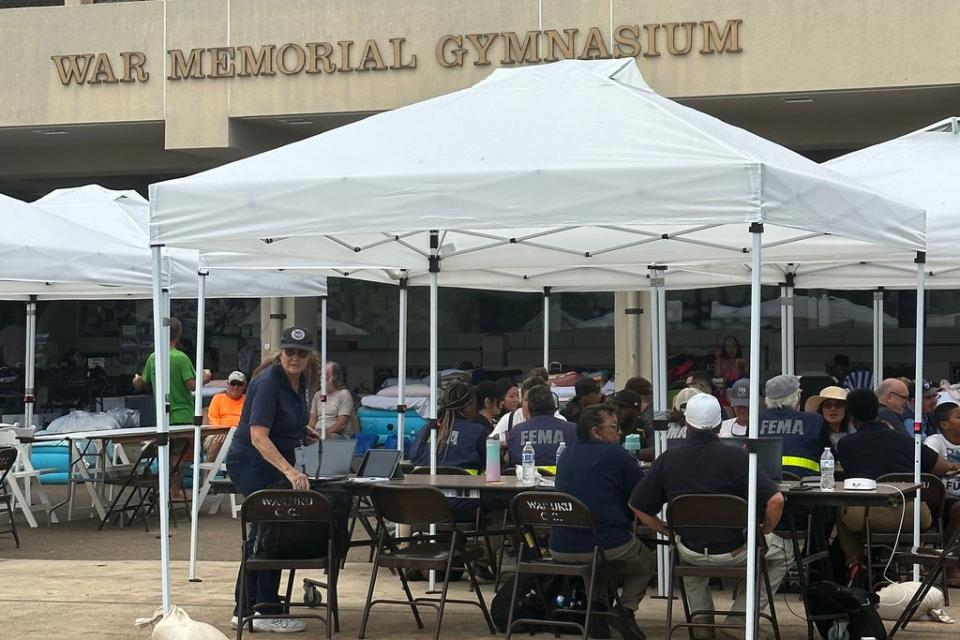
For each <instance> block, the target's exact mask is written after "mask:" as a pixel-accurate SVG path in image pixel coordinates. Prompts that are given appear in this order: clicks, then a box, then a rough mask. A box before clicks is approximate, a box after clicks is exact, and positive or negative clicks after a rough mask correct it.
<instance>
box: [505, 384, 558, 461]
mask: <svg viewBox="0 0 960 640" xmlns="http://www.w3.org/2000/svg"><path fill="white" fill-rule="evenodd" d="M538 386H545V387H547V388H548V389H549V388H550V385H549V383H548V382H547V381H546V380H544V379H543V378H540V377H539V376H533V377H530V378H527V379H526V380H524V381H523V382H522V383H521V385H520V388H521V391H522V395H523V399H522V400H521V401H520V406H519V407H517V409H515V410H514V411H512V412H511V413H508V414H505V415H503V416H501V418H500V421H499V422H497V426H496V427H494V429H493V435H495V436H497V437H499V438H500V445H501V446H503V447H506V446H507V435H508V434H509V433H510V431H512V430H513V428H514V427H516V426H517V425H519V424H521V423H522V422H524V421H525V420H527V419H529V418H530V409H529V408H528V407H527V393H529V392H530V389H533V388H534V387H538ZM551 393H552V391H551ZM554 417H555V418H558V419H561V420H562V419H563V416H562V415H560V414H559V413H555V414H554Z"/></svg>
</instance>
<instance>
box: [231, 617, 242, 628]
mask: <svg viewBox="0 0 960 640" xmlns="http://www.w3.org/2000/svg"><path fill="white" fill-rule="evenodd" d="M238 622H240V619H239V618H238V617H237V616H233V617H232V618H230V628H231V629H236V628H237V623H238Z"/></svg>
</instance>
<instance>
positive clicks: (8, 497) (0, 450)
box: [0, 447, 20, 549]
mask: <svg viewBox="0 0 960 640" xmlns="http://www.w3.org/2000/svg"><path fill="white" fill-rule="evenodd" d="M18 453H19V451H18V450H17V448H16V447H0V503H2V504H5V505H7V517H8V518H10V528H9V529H3V530H0V533H12V534H13V541H14V542H15V543H16V544H17V548H18V549H19V548H20V536H19V535H18V534H17V521H16V520H14V519H13V495H12V494H10V493H9V492H7V482H6V480H7V475H8V474H9V473H10V471H11V470H12V469H13V465H14V464H15V463H16V462H17V455H18ZM12 482H16V481H15V480H13V481H12Z"/></svg>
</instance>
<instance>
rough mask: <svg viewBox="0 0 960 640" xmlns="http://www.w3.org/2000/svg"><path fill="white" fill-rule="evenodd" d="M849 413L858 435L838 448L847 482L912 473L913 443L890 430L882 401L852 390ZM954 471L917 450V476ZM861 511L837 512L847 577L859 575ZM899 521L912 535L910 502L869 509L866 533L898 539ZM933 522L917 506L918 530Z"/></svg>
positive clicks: (932, 453)
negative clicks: (849, 479) (848, 569)
mask: <svg viewBox="0 0 960 640" xmlns="http://www.w3.org/2000/svg"><path fill="white" fill-rule="evenodd" d="M847 413H849V414H850V423H851V424H852V425H853V426H854V427H856V429H857V432H856V433H854V434H851V435H848V436H847V437H845V438H843V439H841V440H840V441H839V442H838V443H837V461H838V462H839V463H840V465H841V466H842V467H843V472H844V474H845V476H846V477H847V478H869V479H871V480H876V479H877V478H879V477H880V476H882V475H884V474H887V473H913V454H914V441H913V438H911V437H910V436H908V435H907V434H906V433H904V431H903V430H902V429H900V428H899V427H898V426H890V425H889V424H887V423H886V422H883V421H882V420H881V419H878V417H877V416H878V414H879V413H880V401H879V400H878V398H877V395H876V394H875V393H874V392H873V391H870V390H869V389H855V390H853V391H851V392H850V393H849V394H848V395H847ZM958 466H960V465H956V464H951V463H949V462H947V461H946V460H944V459H943V458H942V457H941V456H940V455H939V454H938V453H937V452H936V451H934V450H933V449H931V448H930V447H921V448H920V471H921V473H932V474H934V475H936V476H943V475H944V474H946V473H948V472H950V471H952V470H955V469H956V468H957V467H958ZM864 513H865V509H864V508H863V507H844V508H841V509H838V510H837V539H838V540H839V542H840V547H841V548H842V549H843V554H844V557H845V558H846V561H847V566H848V567H849V568H850V570H851V572H852V571H854V570H855V569H857V565H858V564H859V563H860V562H861V559H862V558H863V555H864V548H863V535H864V534H863V529H864ZM901 517H902V520H903V529H902V532H903V533H904V534H908V533H912V532H913V500H910V501H909V502H907V504H906V506H905V508H900V507H883V508H878V507H872V508H871V509H870V511H869V518H870V529H871V530H872V531H878V532H883V533H896V532H897V531H898V530H899V529H900V522H901ZM931 521H932V517H931V514H930V509H929V508H928V507H927V505H926V504H921V505H920V529H921V530H923V529H928V528H929V527H930V523H931Z"/></svg>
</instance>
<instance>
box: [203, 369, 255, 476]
mask: <svg viewBox="0 0 960 640" xmlns="http://www.w3.org/2000/svg"><path fill="white" fill-rule="evenodd" d="M246 392H247V376H245V375H243V372H242V371H233V372H231V373H230V375H229V376H227V388H226V389H225V390H224V391H223V393H218V394H217V395H215V396H213V399H212V400H210V406H209V407H208V408H207V424H210V425H213V426H217V427H235V426H237V425H238V424H240V414H241V413H243V401H244V400H245V399H246V397H247V396H246ZM226 438H227V436H226V434H223V433H218V434H215V435H212V436H207V437H206V438H205V439H204V441H203V448H204V450H205V451H206V452H207V459H208V460H213V459H214V458H216V457H217V454H218V453H219V452H220V447H222V446H223V441H224V440H226Z"/></svg>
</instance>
